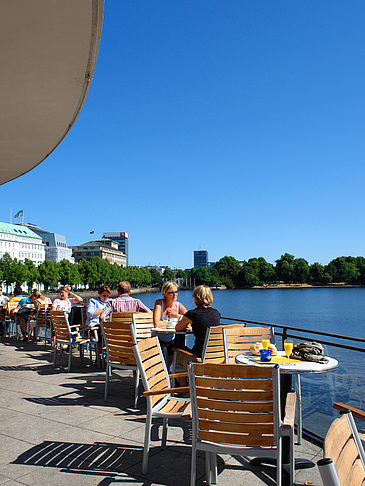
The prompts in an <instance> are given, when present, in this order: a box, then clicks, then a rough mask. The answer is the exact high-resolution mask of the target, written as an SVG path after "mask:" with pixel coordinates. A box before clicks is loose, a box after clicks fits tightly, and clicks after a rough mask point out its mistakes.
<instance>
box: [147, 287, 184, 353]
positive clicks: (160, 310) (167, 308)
mask: <svg viewBox="0 0 365 486" xmlns="http://www.w3.org/2000/svg"><path fill="white" fill-rule="evenodd" d="M161 293H162V296H163V298H162V299H157V300H156V302H155V307H154V309H153V325H154V327H166V326H168V327H170V326H172V325H173V324H175V325H176V324H177V323H178V321H179V320H180V319H181V318H182V317H183V315H184V314H185V313H186V308H185V306H184V304H182V303H181V302H178V300H177V294H178V287H177V285H176V283H175V282H165V283H164V284H163V286H162V288H161ZM159 339H160V341H161V343H163V345H164V346H166V348H167V354H168V356H169V361H170V359H172V358H171V357H172V355H173V354H174V352H173V350H172V349H173V347H174V345H175V343H174V334H160V335H159Z"/></svg>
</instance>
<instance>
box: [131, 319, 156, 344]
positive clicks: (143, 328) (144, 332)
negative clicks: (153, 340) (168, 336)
mask: <svg viewBox="0 0 365 486" xmlns="http://www.w3.org/2000/svg"><path fill="white" fill-rule="evenodd" d="M133 324H134V328H135V330H136V337H137V341H139V340H140V339H145V338H150V337H151V330H152V329H153V327H154V326H153V313H152V312H134V313H133Z"/></svg>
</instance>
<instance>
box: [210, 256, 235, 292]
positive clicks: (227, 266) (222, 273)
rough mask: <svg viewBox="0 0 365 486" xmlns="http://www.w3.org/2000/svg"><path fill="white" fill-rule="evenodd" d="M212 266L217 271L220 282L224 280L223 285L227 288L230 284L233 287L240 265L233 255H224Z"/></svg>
mask: <svg viewBox="0 0 365 486" xmlns="http://www.w3.org/2000/svg"><path fill="white" fill-rule="evenodd" d="M214 268H215V269H216V270H217V271H218V274H219V278H220V279H221V281H222V283H223V281H224V282H225V283H224V285H226V286H227V287H228V288H232V285H233V287H234V286H235V285H236V284H237V282H238V275H239V273H240V271H241V265H240V262H239V261H238V260H236V259H235V258H234V257H232V256H224V257H223V258H221V259H220V260H219V261H218V262H217V263H216V264H215V265H214Z"/></svg>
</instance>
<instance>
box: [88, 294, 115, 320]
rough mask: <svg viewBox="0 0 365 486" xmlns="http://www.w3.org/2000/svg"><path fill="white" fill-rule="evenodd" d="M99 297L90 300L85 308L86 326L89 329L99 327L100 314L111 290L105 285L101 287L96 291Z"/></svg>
mask: <svg viewBox="0 0 365 486" xmlns="http://www.w3.org/2000/svg"><path fill="white" fill-rule="evenodd" d="M98 294H99V297H97V298H96V299H90V300H89V304H88V306H87V311H86V313H87V320H86V325H87V326H89V327H99V324H100V322H99V317H100V315H101V314H102V312H103V310H104V308H105V306H106V304H107V302H108V300H109V297H110V294H111V290H110V288H109V287H108V286H107V285H102V286H101V287H100V289H99V290H98Z"/></svg>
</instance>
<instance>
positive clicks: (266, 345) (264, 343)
mask: <svg viewBox="0 0 365 486" xmlns="http://www.w3.org/2000/svg"><path fill="white" fill-rule="evenodd" d="M261 344H262V347H263V348H264V349H268V348H269V344H270V339H263V340H262V341H261Z"/></svg>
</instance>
